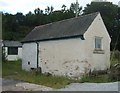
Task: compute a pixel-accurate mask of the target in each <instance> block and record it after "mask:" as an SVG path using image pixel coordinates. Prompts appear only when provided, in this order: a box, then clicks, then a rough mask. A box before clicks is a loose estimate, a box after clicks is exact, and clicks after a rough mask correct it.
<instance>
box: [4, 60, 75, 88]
mask: <svg viewBox="0 0 120 93" xmlns="http://www.w3.org/2000/svg"><path fill="white" fill-rule="evenodd" d="M2 76H3V78H8V79H15V80H21V81H26V82H29V83H35V84H40V85H45V86H48V87H52V88H56V89H57V88H63V87H65V86H66V85H68V84H70V83H72V82H74V80H70V79H68V78H65V77H58V76H46V75H43V74H38V75H35V73H31V72H26V71H24V70H22V69H21V62H20V61H16V62H3V64H2Z"/></svg>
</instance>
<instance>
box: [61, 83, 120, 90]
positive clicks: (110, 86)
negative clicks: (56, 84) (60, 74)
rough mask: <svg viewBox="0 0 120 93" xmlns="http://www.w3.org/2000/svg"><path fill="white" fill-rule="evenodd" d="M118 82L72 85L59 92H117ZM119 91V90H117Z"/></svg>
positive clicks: (119, 85) (119, 84)
mask: <svg viewBox="0 0 120 93" xmlns="http://www.w3.org/2000/svg"><path fill="white" fill-rule="evenodd" d="M119 89H120V82H119V83H118V82H113V83H72V84H70V85H68V86H66V87H65V88H63V89H60V91H118V90H119ZM119 91H120V90H119Z"/></svg>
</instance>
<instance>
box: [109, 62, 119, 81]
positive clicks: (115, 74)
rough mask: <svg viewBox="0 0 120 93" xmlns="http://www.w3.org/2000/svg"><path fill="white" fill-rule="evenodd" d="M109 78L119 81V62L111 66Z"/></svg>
mask: <svg viewBox="0 0 120 93" xmlns="http://www.w3.org/2000/svg"><path fill="white" fill-rule="evenodd" d="M109 78H110V79H111V80H115V81H120V63H117V64H115V65H113V66H111V68H110V72H109Z"/></svg>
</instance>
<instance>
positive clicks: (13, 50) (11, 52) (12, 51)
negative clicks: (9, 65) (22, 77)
mask: <svg viewBox="0 0 120 93" xmlns="http://www.w3.org/2000/svg"><path fill="white" fill-rule="evenodd" d="M17 54H18V47H8V55H17Z"/></svg>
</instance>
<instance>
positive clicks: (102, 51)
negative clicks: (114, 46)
mask: <svg viewBox="0 0 120 93" xmlns="http://www.w3.org/2000/svg"><path fill="white" fill-rule="evenodd" d="M93 53H94V54H104V53H105V51H104V50H100V49H95V50H94V51H93Z"/></svg>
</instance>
